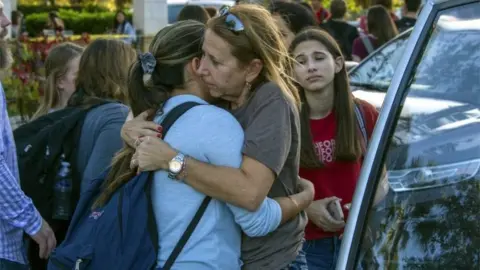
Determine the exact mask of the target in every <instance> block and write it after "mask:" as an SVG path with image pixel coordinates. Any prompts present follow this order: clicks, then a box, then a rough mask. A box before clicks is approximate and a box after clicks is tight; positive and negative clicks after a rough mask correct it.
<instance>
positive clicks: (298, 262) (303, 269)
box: [282, 250, 308, 270]
mask: <svg viewBox="0 0 480 270" xmlns="http://www.w3.org/2000/svg"><path fill="white" fill-rule="evenodd" d="M282 270H308V266H307V258H306V257H305V252H303V250H300V252H299V253H298V255H297V258H295V261H293V262H292V263H291V264H290V265H289V266H287V267H285V268H283V269H282Z"/></svg>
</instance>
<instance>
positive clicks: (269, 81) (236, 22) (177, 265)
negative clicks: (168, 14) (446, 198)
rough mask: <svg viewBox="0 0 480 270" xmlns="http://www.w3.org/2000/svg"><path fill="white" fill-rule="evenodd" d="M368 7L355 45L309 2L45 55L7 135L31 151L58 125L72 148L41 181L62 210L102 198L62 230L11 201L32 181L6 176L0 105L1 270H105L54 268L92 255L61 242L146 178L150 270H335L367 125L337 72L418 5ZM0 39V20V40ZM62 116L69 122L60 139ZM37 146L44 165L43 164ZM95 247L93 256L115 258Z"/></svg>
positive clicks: (2, 20) (337, 6)
mask: <svg viewBox="0 0 480 270" xmlns="http://www.w3.org/2000/svg"><path fill="white" fill-rule="evenodd" d="M377 1H378V3H377V4H376V5H373V6H372V7H370V8H369V10H368V12H367V15H366V17H365V21H366V22H365V23H364V25H363V26H361V27H363V28H362V29H360V30H357V29H356V28H355V27H353V28H352V27H351V26H350V25H348V24H347V22H346V21H345V20H344V17H345V14H346V5H345V2H343V1H341V0H334V1H332V4H331V8H330V10H329V11H327V10H325V9H324V8H322V7H321V4H320V2H319V1H312V6H313V8H315V10H314V9H313V8H311V7H310V6H309V5H304V4H298V3H291V2H283V1H278V2H274V3H272V4H271V5H270V6H269V7H268V8H264V7H263V6H260V5H255V4H238V5H235V6H234V7H231V8H228V7H225V8H222V9H221V10H220V11H206V10H205V9H203V8H201V9H199V8H197V7H195V6H186V8H185V9H184V10H183V11H182V12H180V15H179V21H178V22H176V23H174V24H171V25H169V26H166V27H164V28H162V29H161V30H160V31H159V32H158V33H157V34H156V35H155V37H154V39H153V41H152V42H151V44H150V47H149V50H148V52H146V53H143V54H138V55H137V52H136V51H135V50H134V49H133V48H131V46H129V45H128V44H125V43H124V42H121V41H116V40H107V39H98V40H95V41H93V42H92V43H91V44H89V45H88V46H87V47H86V48H81V47H78V46H76V45H73V44H70V43H65V44H61V45H58V46H57V47H55V48H53V49H52V50H51V51H50V53H49V54H48V58H47V61H46V64H45V65H46V77H47V78H46V84H47V85H46V87H45V91H46V92H45V95H44V96H43V97H42V102H41V106H40V108H39V109H38V111H37V113H36V114H35V116H34V118H33V119H32V121H31V122H30V123H28V124H26V125H25V126H24V127H21V128H19V130H22V131H25V130H27V129H28V127H33V126H35V125H36V126H38V124H39V123H43V122H42V121H44V122H45V121H47V120H48V121H49V123H50V124H49V126H48V127H45V128H42V129H41V131H42V132H36V133H35V134H32V136H33V137H34V136H40V135H39V134H48V135H49V136H52V137H54V138H55V139H54V140H56V138H57V137H56V136H60V135H59V134H54V133H44V132H43V131H44V130H46V129H47V128H50V126H59V125H55V123H61V125H60V126H61V128H60V129H56V131H59V130H62V129H67V128H68V127H70V126H73V127H72V130H75V132H76V133H71V135H65V136H66V137H68V136H71V137H72V138H73V139H72V138H69V140H70V141H72V140H73V141H74V142H73V145H75V146H76V147H74V150H72V151H70V152H69V153H70V154H69V155H67V154H66V152H61V151H66V150H64V149H61V150H56V151H60V154H61V155H58V158H57V159H56V160H58V161H57V163H55V164H57V165H56V166H53V167H52V168H42V170H43V172H44V173H45V174H47V175H48V177H51V176H53V177H54V178H55V177H58V175H60V173H58V172H57V170H58V168H59V167H58V166H60V167H61V171H62V175H63V176H64V175H65V174H63V173H64V172H66V171H69V175H71V178H72V179H73V182H75V183H74V184H73V185H75V184H78V186H79V188H78V190H76V189H75V188H74V189H73V192H72V193H69V194H70V196H71V197H68V200H69V201H71V202H74V203H73V205H76V203H77V202H78V201H79V200H80V201H81V200H82V198H83V199H84V200H85V198H87V196H92V194H93V193H92V190H93V187H95V186H100V187H101V188H100V189H99V192H98V194H96V193H95V194H96V197H94V198H93V197H92V198H93V199H92V200H90V201H88V202H87V204H88V205H89V207H87V208H80V207H79V208H77V209H73V208H74V207H72V209H71V210H70V212H71V215H70V218H71V219H68V220H63V222H57V221H56V220H55V219H54V218H52V217H51V216H45V215H44V214H43V213H45V212H44V210H43V209H44V208H41V207H40V206H39V205H37V201H35V199H33V200H32V199H30V198H29V196H27V195H28V194H26V193H28V192H27V191H26V188H25V186H24V183H26V184H27V185H28V184H29V183H30V182H31V181H34V182H38V181H40V180H39V179H26V178H25V175H26V174H25V173H24V172H22V171H20V172H19V170H18V166H17V162H18V164H23V163H22V159H24V158H25V156H26V155H27V154H26V153H27V152H28V149H29V147H32V145H30V144H28V145H27V147H25V148H24V145H20V143H19V141H18V140H17V137H16V136H17V135H15V137H14V136H13V134H12V130H11V127H10V124H9V120H8V115H7V113H6V99H5V95H4V92H3V89H2V90H1V91H0V104H1V107H0V118H1V122H2V125H1V127H0V133H1V136H0V206H1V208H0V269H2V270H3V269H5V270H7V269H8V270H17V269H18V270H22V269H33V270H41V269H72V267H73V266H75V267H76V268H75V269H93V268H89V266H88V263H91V264H92V265H95V263H94V261H95V260H106V262H105V261H104V262H103V263H104V265H109V264H108V263H111V265H114V263H115V262H114V261H108V257H103V258H96V257H95V255H93V257H92V256H91V255H89V256H87V257H88V258H87V257H82V256H85V255H81V254H83V253H81V252H83V251H82V250H77V251H76V252H79V253H78V254H74V255H75V256H74V257H75V258H76V259H78V260H76V261H71V260H67V259H65V258H66V257H68V256H67V255H65V254H67V253H68V252H71V250H72V249H71V246H72V243H74V244H78V245H80V244H79V243H83V244H85V243H86V242H82V241H93V240H92V239H88V237H85V239H83V238H82V239H71V237H70V238H69V236H71V235H75V234H76V232H79V231H81V230H82V227H85V226H90V225H88V223H82V222H78V220H81V219H82V217H84V218H93V219H94V220H97V221H98V222H101V221H102V215H106V216H108V215H107V214H106V213H104V211H109V210H108V209H111V208H109V207H108V205H109V203H112V201H114V202H116V200H120V201H121V200H122V198H123V197H124V196H127V195H120V197H119V196H117V195H118V194H119V193H120V194H128V193H125V192H127V191H125V190H123V189H122V188H123V187H125V186H126V185H127V184H131V185H135V182H132V181H135V180H136V179H138V177H140V176H142V175H143V174H145V173H147V172H152V175H151V177H152V178H151V179H150V181H151V186H150V187H149V189H148V192H147V193H148V194H149V195H148V198H149V200H150V201H151V210H152V213H153V216H152V220H153V221H154V224H155V232H156V233H157V234H158V238H155V240H154V242H155V243H154V246H155V247H156V250H155V254H156V256H155V258H154V261H153V266H154V267H156V269H182V270H183V269H192V270H193V269H195V270H201V269H222V270H224V269H247V270H248V269H254V270H259V269H262V270H263V269H265V270H270V269H272V270H278V269H289V270H307V269H334V268H335V265H336V260H337V257H338V254H339V248H340V243H341V236H342V233H343V229H344V227H345V222H346V220H347V218H348V209H349V207H350V203H351V201H352V197H353V193H354V190H355V186H356V182H357V179H358V177H359V173H360V168H361V166H362V161H363V156H364V155H365V152H366V150H367V145H368V141H369V138H370V136H371V134H372V131H373V128H374V125H375V123H376V121H377V118H378V112H377V110H376V109H375V107H374V106H372V105H371V104H369V103H367V102H366V101H363V100H360V99H357V98H355V97H354V96H353V95H352V93H351V91H350V89H349V79H348V75H347V71H346V64H345V62H346V61H347V60H349V59H362V58H364V57H366V56H367V55H368V53H370V49H369V47H370V46H372V47H373V48H376V47H378V46H381V45H382V44H383V43H384V42H387V41H388V40H389V39H391V38H393V37H394V36H395V35H396V34H398V30H397V26H398V29H402V28H401V27H403V26H406V25H411V24H412V23H414V20H415V16H416V12H417V10H418V8H419V5H420V4H419V1H418V0H405V7H404V16H403V17H402V19H400V20H396V21H394V19H395V18H394V17H393V16H394V15H393V14H392V13H391V2H388V1H381V2H382V3H383V4H382V3H380V0H377ZM122 18H123V20H124V19H125V18H124V16H123V17H122V14H121V13H119V15H118V16H117V19H118V25H117V28H118V29H120V30H121V31H124V30H125V29H128V28H129V26H128V25H127V24H125V23H123V21H122V22H121V19H122ZM394 22H396V24H395V23H394ZM9 25H10V21H9V20H8V19H7V18H6V17H5V15H4V14H3V12H0V26H1V27H2V28H6V27H8V26H9ZM361 25H362V24H361ZM396 25H397V26H396ZM122 29H123V30H122ZM120 30H119V31H120ZM362 35H365V37H366V39H365V38H364V37H363V36H362ZM365 40H367V41H365ZM368 42H370V43H371V44H370V45H368ZM0 44H1V43H0ZM362 46H363V47H362ZM3 47H5V48H3ZM3 47H2V54H3V53H6V50H7V47H6V46H3ZM0 64H2V68H5V67H6V65H7V63H6V61H5V63H0ZM188 103H194V104H195V106H194V107H193V108H191V109H189V110H188V111H186V112H184V114H183V115H181V116H180V117H179V118H178V119H177V121H175V122H174V123H173V125H172V127H171V129H169V131H168V133H166V130H164V127H165V122H167V120H168V117H169V115H170V113H173V112H174V111H175V110H176V109H177V108H178V107H180V106H181V105H182V104H188ZM67 112H68V115H67ZM72 112H76V113H78V115H83V116H82V117H83V118H81V120H78V119H76V120H75V121H76V122H75V123H73V122H72V120H71V119H72V117H70V116H71V115H72ZM80 112H83V114H81V113H80ZM65 115H67V116H68V117H67V116H65ZM65 119H70V120H68V121H70V122H66V121H67V120H65ZM53 120H55V121H53ZM75 127H78V128H76V129H75ZM15 132H17V130H16V131H15ZM57 133H58V132H57ZM15 134H17V133H15ZM72 134H74V135H72ZM16 143H17V148H16V147H15V144H16ZM55 143H57V144H60V145H61V144H62V142H59V141H56V142H55ZM19 145H20V146H19ZM49 146H51V145H47V151H46V154H45V155H46V156H47V157H48V156H49V154H51V153H53V151H54V149H53V147H51V148H49ZM19 149H20V150H19ZM50 150H51V151H50ZM19 151H20V152H19ZM18 153H21V154H18ZM17 154H18V155H17ZM42 155H43V152H42ZM40 160H42V159H40ZM31 162H39V161H36V160H34V161H31ZM32 164H33V163H32ZM65 164H68V165H65ZM22 166H23V165H22ZM28 166H30V165H28ZM28 166H27V167H28ZM31 167H32V170H34V168H33V167H34V166H33V165H31ZM29 168H30V167H29ZM47 170H52V171H47ZM387 180H388V179H387V175H386V173H385V174H384V175H383V181H381V184H380V185H379V186H378V187H377V192H376V197H375V199H374V201H373V204H374V205H375V204H378V203H379V202H380V201H381V200H382V199H383V198H384V197H385V195H386V194H387V192H388V181H387ZM42 181H43V180H42ZM20 182H21V183H22V185H20ZM52 183H54V182H52ZM55 188H57V186H56V185H55V187H54V186H53V185H52V186H48V187H46V190H45V192H50V193H51V191H52V190H54V189H55ZM22 190H24V191H25V192H24V191H22ZM36 192H44V191H43V190H40V191H39V190H37V191H36ZM75 192H77V193H78V194H75ZM50 193H49V194H50ZM76 195H78V196H76ZM97 195H98V196H97ZM52 196H53V195H52ZM206 197H207V198H211V201H209V200H205V198H206ZM88 198H90V197H88ZM52 200H53V201H54V199H52ZM204 202H206V203H207V204H206V206H205V208H204V209H203V213H202V214H203V216H202V215H201V216H200V220H197V222H198V224H197V226H196V228H194V229H193V230H191V231H190V233H189V234H190V235H189V238H187V241H186V242H184V243H183V245H184V246H183V247H182V248H181V249H180V250H179V251H178V250H177V246H178V243H179V242H181V241H179V239H181V238H183V236H184V235H185V234H186V231H188V230H186V229H187V227H189V226H188V225H189V224H188V221H189V220H195V218H194V217H195V216H196V214H198V213H199V212H200V210H197V209H199V206H200V205H203V204H204ZM45 203H48V207H47V208H49V209H51V208H52V207H54V205H53V204H54V203H53V202H52V201H48V202H43V201H42V204H45ZM129 203H130V204H134V203H135V202H129ZM57 206H58V205H57ZM62 209H63V208H62ZM65 209H66V208H65ZM115 209H117V210H118V211H119V212H118V215H117V212H115V215H114V216H117V218H119V219H120V218H122V217H121V216H122V213H123V211H125V210H124V208H122V207H115ZM200 209H201V208H200ZM63 210H64V209H63ZM66 212H68V211H66ZM67 214H68V213H67ZM130 214H131V213H130ZM72 216H73V217H74V218H72ZM130 219H133V220H134V216H132V217H130ZM72 220H75V222H74V221H72ZM70 222H72V224H70ZM139 222H140V221H139ZM112 224H113V223H112ZM111 226H114V225H111ZM121 230H123V233H125V232H129V231H128V230H126V229H125V228H124V227H122V228H121ZM112 231H113V232H115V229H113V227H112ZM92 233H93V232H92ZM24 235H25V236H27V237H25V238H24ZM91 236H93V234H92V235H91ZM96 236H97V237H99V238H102V236H103V235H96ZM108 237H111V235H108ZM108 237H107V236H106V235H105V238H106V239H105V240H104V241H107V242H108V241H111V243H112V245H114V244H113V243H114V242H115V239H110V238H108ZM133 237H135V236H133ZM65 239H68V241H64V240H65ZM67 242H68V243H67ZM144 242H145V243H144V244H145V245H147V243H146V242H148V241H144ZM140 244H142V243H140ZM69 245H70V246H69ZM74 246H75V245H74ZM110 248H112V249H113V248H114V247H113V246H111V247H110ZM93 249H94V250H95V247H93ZM95 252H106V251H98V247H97V250H96V251H95ZM172 254H176V256H175V259H174V260H173V261H174V262H171V257H172V256H171V255H172ZM52 256H53V258H52ZM62 256H65V257H64V258H63V259H62ZM49 257H50V259H49ZM125 257H128V254H125ZM119 259H120V258H119ZM145 260H147V259H145ZM85 261H87V264H85ZM172 263H173V265H172ZM59 264H60V266H59ZM166 265H169V266H168V267H167V266H166ZM124 267H125V266H124ZM170 267H171V268H170ZM119 269H120V268H119ZM122 269H123V268H122ZM125 269H127V268H125ZM132 269H133V268H132ZM149 269H151V268H149Z"/></svg>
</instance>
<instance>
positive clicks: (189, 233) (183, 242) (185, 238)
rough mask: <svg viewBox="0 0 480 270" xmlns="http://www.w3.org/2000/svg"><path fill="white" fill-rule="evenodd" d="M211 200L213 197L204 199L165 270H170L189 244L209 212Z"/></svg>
mask: <svg viewBox="0 0 480 270" xmlns="http://www.w3.org/2000/svg"><path fill="white" fill-rule="evenodd" d="M211 199H212V198H211V197H209V196H205V199H203V202H202V204H201V205H200V207H199V208H198V210H197V213H195V216H193V219H192V221H190V224H188V227H187V229H186V230H185V232H184V233H183V235H182V237H181V238H180V240H179V241H178V243H177V245H176V246H175V248H174V249H173V251H172V253H171V254H170V256H169V257H168V259H167V261H166V262H165V265H164V266H163V267H162V269H163V270H170V268H171V267H172V265H173V263H174V262H175V260H176V259H177V257H178V255H180V252H182V249H183V248H184V247H185V245H186V244H187V241H188V239H189V238H190V236H192V233H193V231H195V228H196V227H197V225H198V223H199V222H200V219H201V218H202V216H203V214H204V213H205V210H207V206H208V204H209V203H210V201H211Z"/></svg>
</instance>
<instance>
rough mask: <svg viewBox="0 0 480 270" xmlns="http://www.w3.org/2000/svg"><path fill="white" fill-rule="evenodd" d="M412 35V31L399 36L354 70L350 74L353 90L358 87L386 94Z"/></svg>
mask: <svg viewBox="0 0 480 270" xmlns="http://www.w3.org/2000/svg"><path fill="white" fill-rule="evenodd" d="M410 33H411V30H410V31H406V32H405V33H404V34H402V35H400V36H398V37H397V38H395V39H394V40H392V41H391V42H390V43H388V44H387V45H385V46H384V47H382V48H380V49H379V50H378V51H375V52H374V53H373V55H372V56H371V57H369V58H367V59H365V60H364V61H363V62H361V63H360V65H359V66H358V67H357V68H355V69H353V70H352V71H351V72H350V74H349V77H350V84H351V85H352V86H353V87H354V89H353V90H355V88H356V87H357V88H363V89H365V88H366V89H369V90H377V91H381V92H386V91H387V90H388V87H389V86H390V82H391V81H392V77H393V74H394V72H395V69H396V68H397V65H398V63H399V62H400V58H401V57H402V55H403V51H404V50H405V46H406V45H407V40H408V37H409V36H410Z"/></svg>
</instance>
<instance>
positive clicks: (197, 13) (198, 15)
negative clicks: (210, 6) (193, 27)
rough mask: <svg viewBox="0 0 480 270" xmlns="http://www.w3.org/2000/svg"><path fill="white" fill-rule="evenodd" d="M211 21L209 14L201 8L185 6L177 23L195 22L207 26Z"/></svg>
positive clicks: (179, 14)
mask: <svg viewBox="0 0 480 270" xmlns="http://www.w3.org/2000/svg"><path fill="white" fill-rule="evenodd" d="M209 19H210V15H208V12H207V11H206V10H205V9H204V8H203V7H201V6H197V5H185V6H184V7H183V8H182V10H180V12H179V13H178V17H177V21H185V20H194V21H197V22H201V23H203V24H206V23H207V21H208V20H209Z"/></svg>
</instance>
